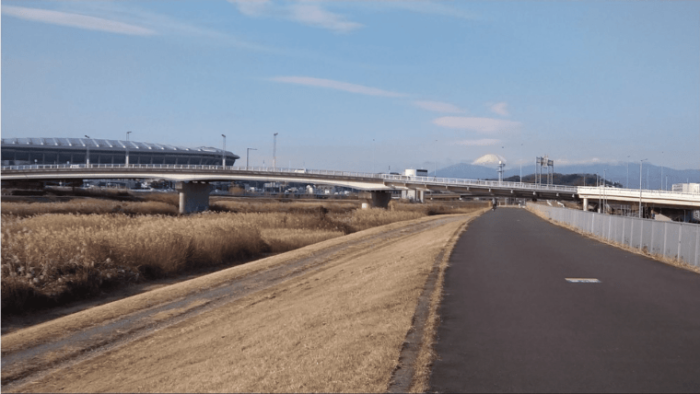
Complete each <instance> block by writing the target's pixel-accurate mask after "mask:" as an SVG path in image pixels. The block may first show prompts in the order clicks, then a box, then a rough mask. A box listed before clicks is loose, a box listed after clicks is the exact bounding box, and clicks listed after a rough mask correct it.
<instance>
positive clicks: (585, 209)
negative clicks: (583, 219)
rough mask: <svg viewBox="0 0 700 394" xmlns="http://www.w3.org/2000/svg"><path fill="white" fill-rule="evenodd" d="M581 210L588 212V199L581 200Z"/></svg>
mask: <svg viewBox="0 0 700 394" xmlns="http://www.w3.org/2000/svg"><path fill="white" fill-rule="evenodd" d="M583 210H584V211H588V198H585V197H584V198H583Z"/></svg>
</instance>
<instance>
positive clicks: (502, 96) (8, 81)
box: [2, 0, 700, 171]
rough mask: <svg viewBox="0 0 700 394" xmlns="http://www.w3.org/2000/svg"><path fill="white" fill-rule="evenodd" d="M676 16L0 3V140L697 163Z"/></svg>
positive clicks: (693, 36) (694, 42)
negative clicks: (129, 133) (61, 139)
mask: <svg viewBox="0 0 700 394" xmlns="http://www.w3.org/2000/svg"><path fill="white" fill-rule="evenodd" d="M699 44H700V3H699V2H693V1H674V2H668V1H659V2H656V1H643V2H642V1H590V2H584V1H582V2H569V1H561V2H558V1H547V2H542V1H536V2H528V1H517V2H507V1H490V2H477V1H468V2H467V1H464V2H451V1H439V2H437V1H435V2H430V1H411V2H398V1H385V2H370V1H357V2H341V1H272V0H270V1H264V0H257V1H256V0H249V1H224V0H221V1H216V0H209V1H185V0H180V1H140V2H137V1H100V2H80V1H69V2H59V1H31V0H23V1H7V0H5V1H3V2H2V136H3V137H52V136H53V137H57V136H61V137H82V136H83V135H84V134H88V135H90V136H92V137H94V138H112V139H117V138H124V134H125V132H126V131H127V130H131V131H133V134H132V136H131V138H132V139H134V140H138V141H145V142H168V143H171V144H176V145H187V146H200V145H207V146H217V147H220V146H221V134H222V133H224V134H226V135H227V136H228V139H227V149H228V150H231V151H233V152H235V153H237V154H239V155H241V156H245V151H246V148H247V147H251V148H257V149H258V150H257V151H255V152H252V154H251V164H254V165H262V164H263V160H264V161H265V163H266V164H270V162H271V160H272V134H273V133H275V132H277V133H279V137H278V163H279V164H280V165H285V166H286V165H287V164H290V163H291V165H292V166H293V167H302V166H305V167H307V168H327V169H347V170H358V171H372V170H374V171H386V170H388V168H389V166H391V169H392V171H394V170H401V169H403V168H407V167H417V166H419V167H427V168H430V169H431V170H432V169H433V168H434V167H435V166H438V167H444V166H446V165H449V164H454V163H458V162H468V163H470V162H472V161H473V160H475V159H477V158H478V157H480V156H482V155H485V154H488V153H493V154H497V155H501V156H503V157H505V158H506V159H507V162H508V165H509V166H510V167H514V166H517V165H519V164H520V163H526V164H530V163H532V162H533V161H534V158H535V156H538V155H544V154H548V155H549V156H550V158H553V159H554V160H555V165H559V166H563V165H565V164H579V163H589V162H615V161H624V160H627V157H628V156H629V157H630V158H629V160H631V161H632V160H639V159H643V158H648V159H649V160H650V161H651V162H652V163H654V164H657V165H664V166H668V167H672V168H677V169H687V168H698V167H699V166H700V112H699V110H700V45H699Z"/></svg>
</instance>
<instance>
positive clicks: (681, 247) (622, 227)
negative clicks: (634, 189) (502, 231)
mask: <svg viewBox="0 0 700 394" xmlns="http://www.w3.org/2000/svg"><path fill="white" fill-rule="evenodd" d="M527 206H528V208H531V209H534V210H536V211H539V212H541V213H543V214H545V215H546V216H547V217H548V218H549V219H552V220H554V221H557V222H560V223H564V224H567V225H569V226H572V227H575V228H577V229H579V230H581V231H583V232H584V233H588V234H591V235H594V236H596V237H599V238H602V239H605V240H607V241H610V242H614V243H618V244H621V245H625V246H627V247H629V248H632V249H637V250H639V251H644V252H648V253H650V254H652V255H658V256H663V257H665V258H668V259H675V260H680V261H683V262H685V263H687V264H690V265H693V266H695V267H700V225H698V224H692V223H678V222H665V221H664V222H662V221H657V220H653V219H639V218H631V217H628V216H615V215H607V214H603V213H597V212H585V211H578V210H575V209H567V208H555V207H550V206H546V205H541V204H532V203H529V204H527Z"/></svg>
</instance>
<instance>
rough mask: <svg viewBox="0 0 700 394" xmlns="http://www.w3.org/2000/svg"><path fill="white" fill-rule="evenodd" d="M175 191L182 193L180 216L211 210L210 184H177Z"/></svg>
mask: <svg viewBox="0 0 700 394" xmlns="http://www.w3.org/2000/svg"><path fill="white" fill-rule="evenodd" d="M175 190H177V191H178V192H179V193H180V209H179V211H180V214H185V213H194V212H202V211H206V210H208V209H209V192H211V190H212V187H211V185H210V184H209V183H194V182H177V183H176V184H175Z"/></svg>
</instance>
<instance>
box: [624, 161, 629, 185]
mask: <svg viewBox="0 0 700 394" xmlns="http://www.w3.org/2000/svg"><path fill="white" fill-rule="evenodd" d="M625 187H626V188H628V189H629V188H630V157H629V156H627V183H625Z"/></svg>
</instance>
